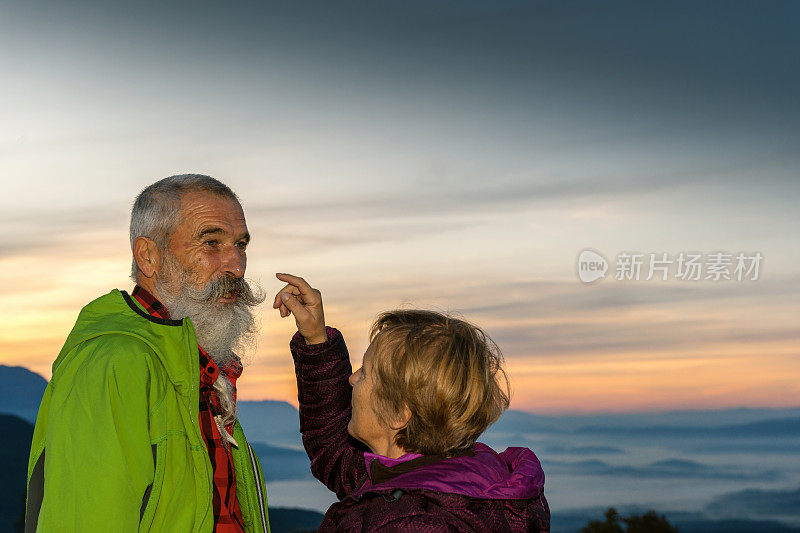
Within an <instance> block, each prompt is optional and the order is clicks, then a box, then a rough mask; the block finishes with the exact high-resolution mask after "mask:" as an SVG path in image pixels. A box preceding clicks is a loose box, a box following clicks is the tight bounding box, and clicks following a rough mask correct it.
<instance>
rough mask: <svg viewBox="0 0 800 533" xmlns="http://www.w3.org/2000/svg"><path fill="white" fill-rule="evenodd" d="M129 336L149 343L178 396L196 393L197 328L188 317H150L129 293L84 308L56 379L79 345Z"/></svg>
mask: <svg viewBox="0 0 800 533" xmlns="http://www.w3.org/2000/svg"><path fill="white" fill-rule="evenodd" d="M107 334H113V335H130V336H132V337H136V338H138V339H140V340H141V341H142V342H144V343H145V344H147V345H148V346H149V347H150V349H151V350H152V351H153V352H154V353H155V355H156V357H157V358H158V360H159V361H160V362H161V364H162V365H163V367H164V369H165V370H166V372H167V375H168V377H169V380H170V381H171V382H172V384H173V385H174V386H175V389H176V391H177V392H178V394H181V395H189V394H191V393H192V392H194V393H195V394H197V388H198V382H199V377H198V372H199V359H198V348H197V338H196V336H195V332H194V326H193V325H192V322H191V320H190V319H188V318H184V319H183V320H170V319H164V318H159V317H154V316H151V315H150V314H149V313H148V312H147V311H146V310H145V309H144V308H142V307H141V305H140V304H139V303H138V302H136V300H135V298H132V297H131V296H130V295H129V294H128V293H126V292H124V291H119V290H117V289H114V290H112V291H111V292H109V293H108V294H105V295H103V296H101V297H99V298H97V299H96V300H94V301H92V302H90V303H89V304H87V305H86V306H85V307H84V308H83V309H81V312H80V314H79V315H78V320H77V321H76V322H75V326H74V327H73V328H72V331H71V332H70V334H69V336H68V337H67V340H66V342H65V343H64V347H63V348H62V349H61V353H60V354H59V356H58V358H57V359H56V360H55V362H54V363H53V376H54V377H55V376H56V375H57V374H58V370H59V368H60V367H61V365H62V363H63V362H64V361H65V360H66V359H67V358H69V357H70V355H69V354H70V353H71V352H72V350H73V349H74V348H75V347H76V346H78V345H79V344H80V343H82V342H84V341H87V340H89V339H92V338H94V337H98V336H100V335H107Z"/></svg>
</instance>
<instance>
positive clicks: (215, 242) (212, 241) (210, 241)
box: [204, 239, 217, 246]
mask: <svg viewBox="0 0 800 533" xmlns="http://www.w3.org/2000/svg"><path fill="white" fill-rule="evenodd" d="M204 244H207V245H209V246H216V245H217V240H216V239H211V240H208V241H206V242H205V243H204Z"/></svg>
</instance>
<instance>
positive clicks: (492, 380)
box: [273, 274, 550, 532]
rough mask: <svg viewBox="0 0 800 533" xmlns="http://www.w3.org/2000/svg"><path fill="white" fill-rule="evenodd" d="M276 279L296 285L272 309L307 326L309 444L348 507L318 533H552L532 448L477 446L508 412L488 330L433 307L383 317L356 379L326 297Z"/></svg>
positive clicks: (304, 416) (320, 473) (285, 277)
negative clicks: (329, 322) (327, 313)
mask: <svg viewBox="0 0 800 533" xmlns="http://www.w3.org/2000/svg"><path fill="white" fill-rule="evenodd" d="M277 277H278V279H280V280H281V281H284V282H286V283H287V285H286V286H285V287H284V288H283V289H282V290H281V291H280V292H279V293H278V294H277V295H276V296H275V302H274V304H273V307H274V308H277V309H279V310H280V314H281V316H282V317H287V316H289V315H290V314H293V315H294V317H295V321H296V323H297V329H298V332H297V333H296V334H295V336H294V338H293V339H292V341H291V343H290V348H291V351H292V356H293V357H294V362H295V373H296V376H297V388H298V398H299V401H300V431H301V433H302V436H303V445H304V446H305V449H306V452H307V453H308V456H309V458H310V459H311V471H312V473H313V474H314V476H315V477H316V478H317V479H319V480H320V481H322V482H323V483H324V484H325V485H326V486H327V487H328V488H329V489H330V490H332V491H334V492H335V493H336V495H337V496H338V497H339V500H340V501H339V502H338V503H335V504H333V505H332V506H331V508H330V509H328V512H327V513H326V514H325V518H324V519H323V521H322V524H321V526H320V531H420V530H423V531H497V532H501V531H535V532H546V531H548V530H549V528H550V511H549V509H548V506H547V500H546V499H545V497H544V493H543V488H544V473H543V472H542V469H541V466H540V465H539V461H538V459H537V458H536V456H535V455H534V453H533V452H532V451H530V450H528V449H527V448H509V449H507V450H506V451H504V452H503V453H500V454H498V453H496V452H495V451H494V450H492V449H491V448H489V447H488V446H486V445H484V444H481V443H478V442H476V439H477V438H478V436H479V435H480V434H481V433H482V432H483V431H484V430H485V429H486V428H487V427H488V426H489V424H491V423H492V422H494V421H495V420H496V419H497V418H498V417H499V416H500V414H501V413H502V412H503V410H505V409H506V408H507V407H508V395H507V393H506V392H505V391H504V390H503V388H502V387H501V382H504V384H505V385H507V382H505V374H504V372H503V370H502V368H501V367H500V363H501V357H500V355H499V350H498V349H497V347H496V345H495V344H494V343H493V342H492V341H491V339H489V338H488V337H487V336H486V334H485V333H483V331H481V330H480V329H478V328H476V327H475V326H472V325H471V324H468V323H467V322H464V321H462V320H458V319H455V318H452V317H448V316H446V315H442V314H440V313H435V312H432V311H392V312H387V313H383V314H382V315H380V317H379V318H378V320H376V322H375V323H374V324H373V327H372V329H371V332H370V341H371V342H370V345H369V348H367V351H366V352H365V353H364V361H363V366H362V367H361V368H359V369H358V370H357V371H356V372H355V373H351V367H350V359H349V356H348V353H347V348H346V346H345V343H344V339H343V338H342V335H341V333H339V331H337V330H336V329H334V328H330V327H327V328H326V327H325V319H324V314H323V309H322V296H321V294H320V292H319V291H318V290H316V289H313V288H311V286H309V284H308V283H307V282H306V281H305V280H303V279H302V278H299V277H296V276H292V275H289V274H277ZM348 382H349V383H348ZM350 436H352V437H355V439H357V440H358V441H360V442H361V443H363V444H364V445H366V447H367V449H368V450H365V449H362V448H361V447H359V446H358V445H357V443H356V442H354V441H352V440H351V439H350V438H349V437H350Z"/></svg>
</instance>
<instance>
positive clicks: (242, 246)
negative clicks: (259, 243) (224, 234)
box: [236, 241, 247, 250]
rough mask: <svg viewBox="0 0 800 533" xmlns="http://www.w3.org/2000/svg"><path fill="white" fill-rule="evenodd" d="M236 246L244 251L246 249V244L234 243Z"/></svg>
mask: <svg viewBox="0 0 800 533" xmlns="http://www.w3.org/2000/svg"><path fill="white" fill-rule="evenodd" d="M236 246H238V247H239V248H240V249H242V250H244V249H245V248H247V243H246V242H244V241H239V242H237V243H236Z"/></svg>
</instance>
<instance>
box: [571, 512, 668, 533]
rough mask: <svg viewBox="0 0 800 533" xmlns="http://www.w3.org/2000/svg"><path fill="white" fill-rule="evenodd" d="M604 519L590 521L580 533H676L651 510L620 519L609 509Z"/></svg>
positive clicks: (664, 519)
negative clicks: (623, 526) (622, 523)
mask: <svg viewBox="0 0 800 533" xmlns="http://www.w3.org/2000/svg"><path fill="white" fill-rule="evenodd" d="M605 518H606V519H605V521H600V520H592V521H590V522H589V523H588V524H586V526H585V527H584V528H583V529H581V531H580V533H678V529H677V528H676V527H674V526H673V525H671V524H670V523H669V522H668V521H667V519H666V518H665V517H664V516H662V515H659V514H657V513H656V512H655V511H653V510H650V511H647V512H646V513H645V514H643V515H631V516H629V517H628V518H622V517H621V516H620V515H619V513H618V512H617V510H616V509H614V508H613V507H609V508H608V509H607V510H606V512H605ZM620 521H622V522H624V523H625V526H626V527H625V529H623V528H622V526H621V525H620Z"/></svg>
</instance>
